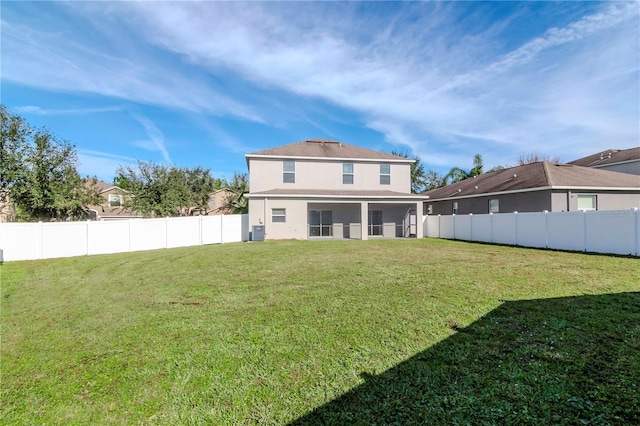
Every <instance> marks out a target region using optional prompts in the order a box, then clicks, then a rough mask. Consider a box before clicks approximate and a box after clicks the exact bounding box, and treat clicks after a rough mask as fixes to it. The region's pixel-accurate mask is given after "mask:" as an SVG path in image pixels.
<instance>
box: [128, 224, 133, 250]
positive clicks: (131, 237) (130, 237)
mask: <svg viewBox="0 0 640 426" xmlns="http://www.w3.org/2000/svg"><path fill="white" fill-rule="evenodd" d="M132 220H133V219H129V252H131V241H132V240H133V235H132V232H131V221H132Z"/></svg>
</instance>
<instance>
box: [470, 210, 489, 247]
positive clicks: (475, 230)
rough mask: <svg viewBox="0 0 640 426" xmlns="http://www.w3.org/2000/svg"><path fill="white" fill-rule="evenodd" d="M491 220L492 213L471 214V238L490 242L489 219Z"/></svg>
mask: <svg viewBox="0 0 640 426" xmlns="http://www.w3.org/2000/svg"><path fill="white" fill-rule="evenodd" d="M492 220H493V215H492V214H479V215H475V214H474V215H473V216H472V222H471V239H472V240H473V241H482V242H484V243H490V242H491V238H492V235H491V234H492V232H491V227H492V225H491V221H492Z"/></svg>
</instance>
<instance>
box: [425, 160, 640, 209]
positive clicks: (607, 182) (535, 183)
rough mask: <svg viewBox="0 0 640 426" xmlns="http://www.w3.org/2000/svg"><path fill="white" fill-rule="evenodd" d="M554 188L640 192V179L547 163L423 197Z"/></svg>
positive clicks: (498, 173) (477, 179)
mask: <svg viewBox="0 0 640 426" xmlns="http://www.w3.org/2000/svg"><path fill="white" fill-rule="evenodd" d="M554 188H555V189H581V188H582V189H590V190H593V189H603V190H606V189H609V190H614V189H615V190H620V189H630V190H637V191H640V176H636V175H631V174H628V173H618V172H612V171H608V170H598V169H592V168H588V167H581V166H575V165H571V164H558V163H550V162H547V161H544V162H538V163H531V164H525V165H523V166H516V167H510V168H508V169H502V170H497V171H494V172H488V173H485V174H482V175H479V176H476V177H475V178H468V179H465V180H463V181H460V182H456V183H453V184H451V185H447V186H445V187H442V188H437V189H432V190H431V191H426V192H423V193H422V195H425V196H427V197H428V198H429V200H439V199H451V198H459V197H464V198H468V197H473V196H477V195H486V194H494V193H500V192H524V191H532V190H543V189H554Z"/></svg>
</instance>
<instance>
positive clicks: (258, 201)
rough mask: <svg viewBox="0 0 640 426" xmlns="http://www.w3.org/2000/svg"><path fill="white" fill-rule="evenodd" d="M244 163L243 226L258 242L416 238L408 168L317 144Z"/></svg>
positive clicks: (417, 211) (389, 158)
mask: <svg viewBox="0 0 640 426" xmlns="http://www.w3.org/2000/svg"><path fill="white" fill-rule="evenodd" d="M246 160H247V166H248V168H249V193H247V194H245V197H246V198H247V200H248V202H249V226H250V227H251V229H252V230H255V229H258V230H261V231H263V232H264V236H265V239H270V240H273V239H362V240H366V239H368V238H382V237H387V238H396V237H415V238H421V237H422V220H421V216H422V201H423V200H424V197H422V196H417V195H413V194H411V164H412V163H413V162H414V160H411V159H407V158H403V157H399V156H395V155H390V154H386V153H383V152H378V151H373V150H370V149H365V148H360V147H357V146H352V145H347V144H344V143H342V142H337V141H332V140H324V139H310V140H306V141H302V142H297V143H293V144H289V145H284V146H280V147H276V148H271V149H267V150H264V151H258V152H254V153H251V154H247V155H246ZM254 226H257V227H258V228H253V227H254ZM255 237H256V235H253V236H252V239H254V240H255V239H256V238H255Z"/></svg>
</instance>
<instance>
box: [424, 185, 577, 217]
mask: <svg viewBox="0 0 640 426" xmlns="http://www.w3.org/2000/svg"><path fill="white" fill-rule="evenodd" d="M493 199H498V200H500V202H499V204H500V211H499V213H512V212H514V211H517V212H541V211H544V210H548V211H552V210H551V207H552V202H551V191H533V192H522V193H515V194H502V195H493V196H480V197H475V198H462V199H459V200H443V201H433V202H429V201H426V202H425V203H424V211H425V213H426V212H428V206H429V205H432V206H433V210H432V213H431V214H434V215H438V214H441V215H450V214H453V203H454V202H457V203H458V213H457V214H469V213H473V214H487V213H489V200H493ZM565 205H566V198H565Z"/></svg>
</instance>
